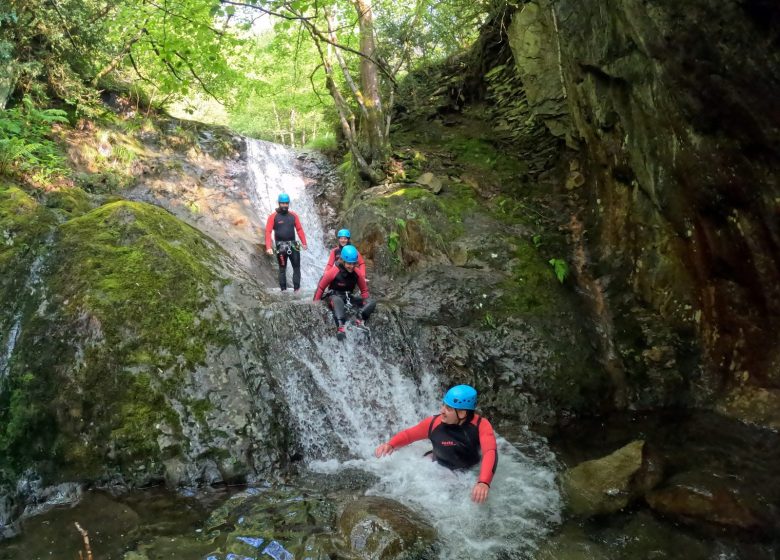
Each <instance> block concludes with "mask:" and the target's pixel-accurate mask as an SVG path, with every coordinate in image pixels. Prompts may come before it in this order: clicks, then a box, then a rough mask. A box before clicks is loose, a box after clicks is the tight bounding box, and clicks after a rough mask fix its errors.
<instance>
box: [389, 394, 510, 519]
mask: <svg viewBox="0 0 780 560" xmlns="http://www.w3.org/2000/svg"><path fill="white" fill-rule="evenodd" d="M476 407H477V390H476V389H474V387H471V386H470V385H456V386H455V387H452V388H451V389H450V390H449V391H447V393H446V394H445V395H444V399H443V403H442V406H441V409H440V410H439V414H437V415H435V416H430V417H428V418H426V419H425V420H423V421H422V422H420V423H419V424H417V425H416V426H412V427H411V428H408V429H406V430H403V431H401V432H398V433H397V434H395V435H394V436H393V437H392V438H391V439H390V441H388V442H387V443H383V444H382V445H380V446H379V447H377V448H376V451H374V455H376V456H377V457H384V456H385V455H390V454H391V453H393V451H395V450H396V449H398V448H399V447H403V446H405V445H409V444H410V443H412V442H415V441H419V440H421V439H425V438H428V439H430V440H431V443H433V451H431V452H429V454H431V458H432V459H433V460H434V461H436V462H437V463H439V464H440V465H443V466H445V467H447V468H448V469H452V470H459V469H468V468H471V467H473V466H474V465H476V464H477V463H479V462H480V460H481V461H482V466H481V467H480V469H479V478H478V479H477V483H476V484H475V485H474V488H473V489H472V490H471V499H472V500H473V501H475V502H476V503H478V504H481V503H483V502H484V501H485V500H487V498H488V493H489V492H490V483H491V481H492V480H493V475H494V474H495V472H496V466H497V465H498V451H497V448H496V436H495V435H494V434H493V426H491V425H490V422H488V421H487V419H485V418H483V417H482V416H480V415H478V414H476V413H475V412H474V409H475V408H476ZM427 454H428V453H426V455H427Z"/></svg>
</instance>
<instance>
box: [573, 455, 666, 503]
mask: <svg viewBox="0 0 780 560" xmlns="http://www.w3.org/2000/svg"><path fill="white" fill-rule="evenodd" d="M660 479H661V470H660V467H659V465H658V464H657V462H656V461H655V460H654V459H652V458H650V457H649V455H648V453H647V452H646V449H645V442H644V441H642V440H638V441H634V442H631V443H629V444H628V445H626V446H625V447H622V448H620V449H618V450H617V451H615V452H614V453H612V454H611V455H607V456H606V457H602V458H601V459H594V460H592V461H585V462H584V463H580V464H579V465H577V466H576V467H574V468H572V469H569V470H568V471H566V472H565V473H564V475H563V480H562V484H563V490H564V493H565V495H566V500H567V504H568V507H569V510H570V511H571V512H572V513H574V514H575V515H577V516H579V517H591V516H594V515H603V514H608V513H614V512H616V511H619V510H621V509H623V508H624V507H626V506H627V505H629V504H630V503H631V502H632V501H634V500H635V499H636V498H638V497H640V496H642V495H644V494H645V493H646V492H647V491H649V490H651V489H652V488H653V487H654V486H655V485H656V484H658V482H660Z"/></svg>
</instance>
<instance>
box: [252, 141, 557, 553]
mask: <svg viewBox="0 0 780 560" xmlns="http://www.w3.org/2000/svg"><path fill="white" fill-rule="evenodd" d="M249 157H250V160H249V163H250V168H251V175H252V177H253V184H254V187H255V192H254V193H253V202H254V204H256V205H257V207H258V208H259V209H261V210H262V211H263V212H265V213H270V212H272V211H273V209H274V207H275V206H276V203H275V201H276V197H277V195H278V193H279V192H287V193H289V194H290V196H291V198H292V200H293V207H294V209H295V211H296V212H298V213H299V215H300V217H301V221H302V222H303V227H304V229H305V231H306V235H307V238H308V240H309V252H308V254H305V255H304V257H305V258H304V259H302V263H303V262H305V263H306V267H305V268H304V267H302V268H303V270H302V286H305V287H306V288H308V289H312V288H313V287H314V285H315V283H316V281H317V279H318V278H319V275H320V274H321V272H322V269H323V267H324V264H325V262H326V259H327V252H328V251H327V248H326V247H325V246H324V244H323V241H322V240H323V236H322V227H321V225H320V221H319V217H318V213H317V211H316V207H315V204H314V200H313V197H312V196H311V195H310V193H309V192H308V191H307V190H306V188H305V187H304V185H305V181H304V179H303V178H302V177H301V176H300V174H298V173H297V172H296V171H295V166H294V158H295V154H294V153H293V152H291V151H289V150H287V149H286V148H283V147H281V146H277V145H274V144H269V143H265V142H251V143H250V148H249ZM344 226H345V227H348V226H349V224H344ZM274 266H275V265H274ZM307 299H308V298H307ZM275 307H276V309H273V310H269V311H268V313H267V318H268V321H267V324H266V325H264V327H263V329H264V332H263V335H264V337H265V339H266V340H268V341H270V344H271V348H272V351H273V357H274V359H273V360H271V362H272V363H271V367H272V369H273V374H274V377H275V379H276V380H277V382H278V384H279V386H280V387H281V390H282V392H283V394H284V397H285V399H286V401H287V403H286V404H287V408H288V410H289V414H290V423H291V424H292V427H293V428H294V431H295V433H296V434H297V438H296V439H297V442H298V445H299V446H300V447H301V450H302V452H303V455H304V461H305V462H306V463H307V465H308V467H309V468H310V469H312V470H314V471H319V472H327V473H336V474H338V473H339V472H340V471H342V470H344V469H346V468H358V469H361V470H364V471H367V472H370V473H372V474H373V475H375V476H376V477H377V479H378V482H377V483H376V484H375V485H374V486H373V487H372V488H371V489H370V490H369V493H371V494H375V495H380V496H385V497H388V498H392V499H394V500H397V501H398V502H400V503H403V504H405V505H407V506H408V507H411V508H412V509H414V510H416V511H417V512H419V513H421V514H422V515H423V516H424V517H425V518H426V519H428V520H429V521H430V523H431V524H432V525H433V526H434V527H435V528H436V530H437V532H438V535H439V537H440V540H441V541H442V542H441V549H442V551H441V557H442V558H449V557H453V556H460V557H464V558H512V557H525V556H527V555H528V553H529V551H531V550H532V549H533V548H535V547H536V545H537V544H538V543H539V542H540V539H541V538H542V537H543V535H544V534H545V533H546V532H547V530H548V529H549V528H551V527H552V526H554V525H555V524H557V523H558V522H559V521H560V519H559V517H560V513H559V512H560V510H561V500H560V496H559V493H558V490H557V486H556V483H555V459H554V457H553V455H552V453H551V452H550V451H549V450H548V449H547V447H546V443H545V442H544V440H543V439H541V438H539V437H538V436H534V435H532V434H530V433H529V434H528V437H527V439H528V442H529V443H527V444H526V445H525V447H524V449H523V451H520V450H518V449H517V448H516V447H514V446H512V445H511V444H509V443H508V442H507V441H505V440H503V439H502V438H500V437H499V438H498V441H499V463H498V470H497V473H496V477H495V479H494V481H493V484H492V488H491V492H490V497H489V500H488V502H487V503H486V504H483V505H476V504H474V503H472V502H471V500H470V493H471V488H472V487H473V485H474V483H475V482H476V473H475V472H464V473H454V472H451V471H449V470H446V469H444V468H442V467H439V466H438V465H436V464H435V463H432V462H431V461H430V460H429V459H427V458H423V457H422V455H423V453H424V451H425V450H427V449H428V448H429V447H430V444H429V443H428V442H418V443H416V444H413V445H411V446H409V447H407V448H404V449H401V450H398V451H397V452H396V453H394V454H393V455H392V456H390V457H387V458H383V459H376V458H375V457H374V456H373V452H374V449H375V448H376V446H377V445H378V444H380V443H382V442H385V441H387V440H388V439H389V437H390V436H391V435H392V434H393V433H395V432H396V431H398V430H400V429H403V428H406V427H409V426H411V425H413V424H416V423H417V422H419V421H420V420H421V419H422V418H424V417H425V416H428V415H431V414H435V413H436V412H437V411H438V408H439V403H440V402H441V395H442V392H443V390H444V387H443V386H442V385H441V383H440V382H439V381H438V380H437V379H435V377H434V376H433V375H432V374H431V373H430V372H426V371H420V369H419V364H420V363H421V360H420V359H419V356H420V352H421V349H419V348H418V347H417V342H416V340H417V337H415V336H414V334H413V332H412V331H410V330H409V326H408V325H407V324H406V321H405V320H404V318H403V315H402V313H401V311H399V310H398V309H396V308H395V307H393V306H392V305H388V304H383V303H381V302H380V307H379V310H378V311H377V313H376V315H375V316H374V317H373V318H372V321H371V324H372V328H373V335H372V339H371V341H370V343H369V341H368V340H367V339H366V337H365V336H364V335H363V334H362V333H360V332H357V331H355V330H348V337H347V340H346V342H343V343H340V342H338V341H336V339H335V337H334V336H333V334H334V333H333V331H332V323H331V322H327V320H326V323H325V324H323V322H322V320H321V310H322V306H320V305H319V304H312V303H310V302H305V301H295V300H286V301H280V302H279V303H278V304H276V305H275ZM412 330H413V329H412Z"/></svg>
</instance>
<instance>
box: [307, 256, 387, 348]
mask: <svg viewBox="0 0 780 560" xmlns="http://www.w3.org/2000/svg"><path fill="white" fill-rule="evenodd" d="M359 260H360V255H359V254H358V250H357V249H355V247H354V246H352V245H346V246H344V247H343V248H342V249H341V253H340V255H339V258H338V260H337V261H336V264H335V265H334V266H331V267H330V268H329V269H327V270H326V271H325V274H323V275H322V278H320V281H319V284H317V291H316V292H315V293H314V301H320V300H323V299H324V300H326V301H327V302H328V305H329V306H330V309H331V312H332V313H333V320H334V321H335V322H336V338H338V339H339V340H344V339H345V338H346V330H345V327H344V325H345V323H346V320H347V318H346V308H345V306H346V305H347V303H350V304H351V305H353V306H354V307H357V308H359V309H360V311H359V312H358V315H357V318H356V319H355V325H356V326H359V327H362V326H363V322H364V321H368V318H369V317H370V316H371V313H373V312H374V308H375V307H376V302H375V301H373V300H370V299H369V294H368V284H367V283H366V276H365V272H364V271H363V269H361V268H358V267H357V263H358V261H359ZM355 286H357V287H358V288H359V289H360V296H356V295H354V294H353V293H352V292H353V291H354V289H355Z"/></svg>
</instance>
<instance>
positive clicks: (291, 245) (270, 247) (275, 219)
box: [265, 193, 307, 292]
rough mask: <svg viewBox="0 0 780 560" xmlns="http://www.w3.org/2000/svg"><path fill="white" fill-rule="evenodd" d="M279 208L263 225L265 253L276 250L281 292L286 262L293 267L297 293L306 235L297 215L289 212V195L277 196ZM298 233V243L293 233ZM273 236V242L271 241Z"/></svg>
mask: <svg viewBox="0 0 780 560" xmlns="http://www.w3.org/2000/svg"><path fill="white" fill-rule="evenodd" d="M278 202H279V207H278V208H277V209H276V211H275V212H274V213H273V214H271V215H270V216H268V220H267V221H266V223H265V252H266V253H268V254H269V255H273V254H274V249H275V250H276V260H277V261H278V263H279V288H280V289H281V290H282V291H285V290H286V289H287V261H289V262H291V263H292V267H293V290H294V291H296V292H298V291H299V290H300V289H301V253H300V251H301V247H303V250H304V251H305V250H306V248H307V247H306V235H305V234H304V233H303V226H302V225H301V220H300V219H299V218H298V214H296V213H295V212H293V211H291V210H290V195H288V194H286V193H282V194H280V195H279V199H278ZM296 232H297V233H298V238H299V239H300V242H298V241H296V240H295V233H296ZM271 234H273V238H274V241H273V243H272V241H271Z"/></svg>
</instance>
